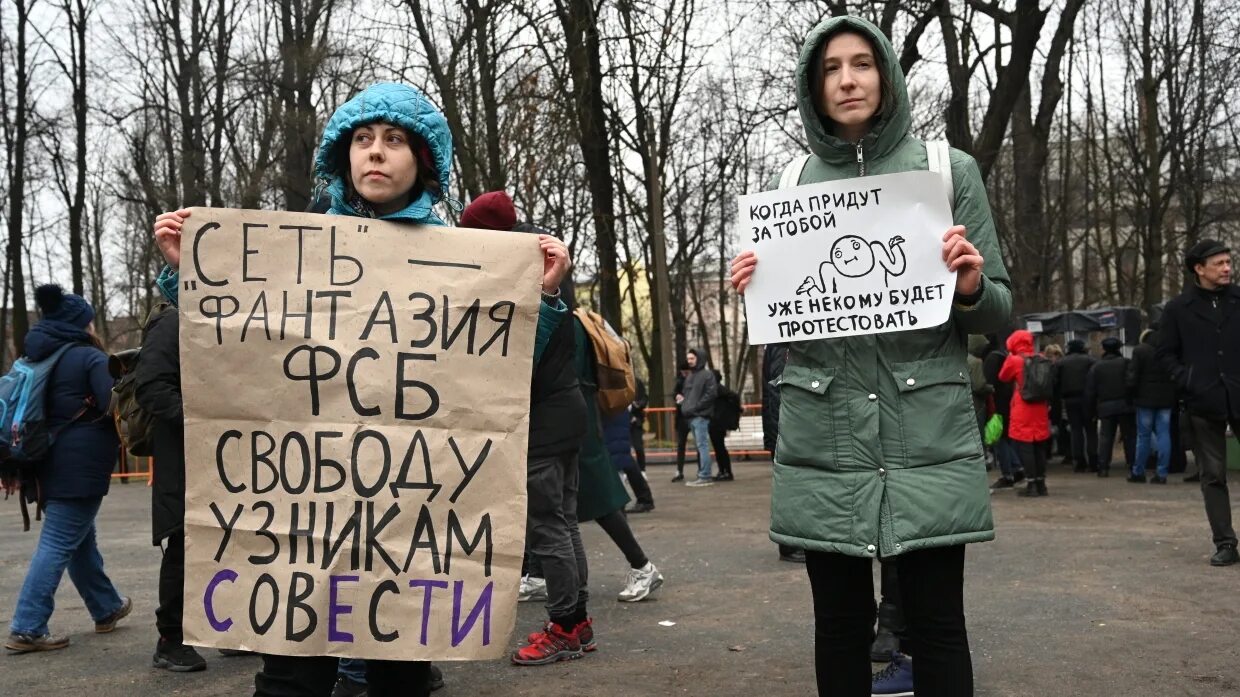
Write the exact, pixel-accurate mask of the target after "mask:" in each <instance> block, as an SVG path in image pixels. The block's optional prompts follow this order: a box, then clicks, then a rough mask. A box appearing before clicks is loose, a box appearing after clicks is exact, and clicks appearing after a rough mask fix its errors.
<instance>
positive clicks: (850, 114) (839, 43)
mask: <svg viewBox="0 0 1240 697" xmlns="http://www.w3.org/2000/svg"><path fill="white" fill-rule="evenodd" d="M878 71H879V68H878V59H877V58H876V57H875V56H874V49H872V48H871V47H870V43H869V42H868V41H866V40H865V39H864V38H862V36H861V35H860V34H852V33H844V34H838V35H836V36H834V37H832V38H831V40H830V41H828V42H827V45H826V47H824V48H823V51H822V91H821V92H820V93H819V100H820V103H819V104H818V108H819V109H820V110H821V111H822V113H823V114H826V116H827V118H829V119H831V120H832V121H834V122H835V124H836V135H837V136H839V137H840V138H843V139H844V140H847V141H849V142H856V141H858V140H861V138H862V137H863V136H864V135H865V134H866V132H867V131H869V129H870V120H871V119H872V118H874V114H876V113H878V107H879V105H880V104H881V103H882V94H883V87H882V80H881V79H880V77H879V72H878Z"/></svg>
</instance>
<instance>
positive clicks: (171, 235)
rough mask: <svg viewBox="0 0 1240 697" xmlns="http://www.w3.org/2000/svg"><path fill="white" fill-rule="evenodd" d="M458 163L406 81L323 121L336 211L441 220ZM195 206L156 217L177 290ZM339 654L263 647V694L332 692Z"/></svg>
mask: <svg viewBox="0 0 1240 697" xmlns="http://www.w3.org/2000/svg"><path fill="white" fill-rule="evenodd" d="M451 171H452V135H451V132H450V131H449V130H448V122H447V120H446V119H445V118H444V116H443V114H441V113H440V112H439V110H438V109H436V108H435V106H434V105H433V104H432V103H431V102H430V100H429V99H427V98H426V96H425V95H423V94H422V93H421V92H420V91H418V90H417V89H415V88H413V87H410V86H408V85H402V84H395V83H381V84H376V85H371V86H370V87H368V88H366V89H365V90H363V91H362V92H361V93H359V94H358V95H356V96H355V97H353V98H352V99H350V100H349V101H348V102H346V103H345V104H344V105H342V106H341V107H340V108H339V109H337V110H336V112H335V113H334V114H333V115H332V117H331V119H330V120H329V121H328V122H327V126H326V127H325V128H324V130H323V138H322V140H321V141H320V142H319V150H318V156H317V158H316V160H315V175H316V178H317V179H318V185H319V189H320V191H321V192H323V193H325V194H326V195H327V197H328V198H329V199H330V201H331V207H330V208H329V209H328V211H327V214H328V215H347V216H355V217H366V218H376V219H380V220H387V221H392V222H403V223H416V224H422V225H443V224H444V221H443V219H441V218H440V217H439V216H438V215H437V214H436V213H435V210H434V207H435V205H436V204H438V203H439V202H440V201H442V200H443V198H444V195H445V192H446V190H447V187H448V182H449V180H450V176H451ZM188 217H189V211H188V210H178V211H172V212H168V213H163V214H161V215H160V216H158V217H157V218H156V220H155V241H156V244H157V245H158V246H159V248H160V251H161V252H162V253H163V255H164V258H165V259H166V260H167V261H168V267H166V268H165V269H164V270H163V272H162V273H161V274H160V277H159V280H158V285H159V287H160V289H161V291H162V292H163V293H164V295H165V296H167V297H169V298H170V299H173V298H175V297H176V292H177V283H178V278H177V272H176V269H177V267H179V263H180V246H181V228H182V226H183V225H184V222H185V219H186V218H188ZM539 245H540V247H541V248H542V251H543V254H544V264H543V282H542V287H543V302H542V303H541V304H540V306H539V317H538V329H537V334H536V338H535V345H534V360H535V362H537V361H538V360H539V358H540V357H541V354H542V351H543V349H545V348H546V346H547V343H548V340H549V338H550V336H551V335H552V333H554V332H555V330H556V328H557V327H558V326H559V324H560V322H561V321H562V320H563V318H564V317H565V316H566V315H567V314H568V307H567V306H566V305H565V304H564V303H563V302H562V301H561V300H560V299H559V286H560V281H561V280H562V279H563V278H564V276H565V275H566V274H567V273H568V269H569V258H568V248H567V246H566V245H565V244H564V243H563V242H561V241H560V240H558V239H556V238H555V237H553V236H551V235H539ZM336 663H337V661H336V659H335V658H330V657H309V658H306V657H290V656H275V655H265V656H264V657H263V670H262V672H260V673H259V674H258V675H257V676H255V695H256V697H264V696H269V695H271V696H273V695H281V696H284V695H316V696H317V695H326V694H328V693H330V692H331V685H332V684H333V683H334V682H335V679H336ZM366 663H367V666H366V680H367V683H368V686H369V694H370V695H372V697H383V696H386V695H401V696H402V697H417V696H418V695H424V694H428V691H429V690H428V675H429V665H430V664H429V663H427V662H424V661H367V662H366Z"/></svg>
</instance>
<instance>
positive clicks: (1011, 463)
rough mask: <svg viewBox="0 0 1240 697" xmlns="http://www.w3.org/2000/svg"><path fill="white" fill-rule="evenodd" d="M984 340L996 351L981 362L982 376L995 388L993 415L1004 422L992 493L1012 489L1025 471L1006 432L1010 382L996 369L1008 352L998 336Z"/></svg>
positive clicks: (1010, 409)
mask: <svg viewBox="0 0 1240 697" xmlns="http://www.w3.org/2000/svg"><path fill="white" fill-rule="evenodd" d="M986 338H987V339H989V340H990V344H991V346H994V347H995V348H994V350H992V351H991V352H990V353H987V354H986V357H985V358H983V359H982V374H983V375H984V376H985V378H986V383H987V384H989V385H990V386H991V387H992V388H993V389H994V392H993V394H994V399H995V413H997V414H998V415H999V416H1000V418H1002V419H1003V436H1002V437H1001V438H999V442H998V443H995V446H994V451H995V460H996V461H997V462H998V463H999V478H998V479H996V480H995V483H994V484H991V485H990V488H991V490H992V491H994V490H998V489H1011V488H1012V487H1014V486H1016V484H1017V482H1020V481H1023V480H1024V478H1025V469H1024V467H1023V466H1022V465H1021V463H1020V457H1019V456H1018V455H1017V454H1016V446H1015V445H1014V444H1013V443H1012V440H1011V439H1010V438H1009V437H1008V429H1009V427H1010V426H1011V421H1012V383H1010V382H1004V381H1003V380H1000V379H999V370H1000V369H1002V368H1003V361H1004V360H1005V359H1006V358H1007V352H1006V351H1004V350H1003V344H1002V343H1000V342H999V339H998V337H991V336H988V337H986Z"/></svg>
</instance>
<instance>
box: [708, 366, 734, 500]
mask: <svg viewBox="0 0 1240 697" xmlns="http://www.w3.org/2000/svg"><path fill="white" fill-rule="evenodd" d="M710 372H711V373H713V374H714V375H715V389H716V390H717V391H718V394H719V397H718V398H717V399H716V400H715V409H714V412H713V413H712V414H711V417H710V447H711V448H712V449H713V450H714V451H715V459H716V460H718V462H719V474H717V475H715V481H717V482H730V481H732V480H733V479H735V477H734V476H733V474H732V456H731V454H729V453H728V444H727V437H728V426H729V425H730V424H732V423H735V422H736V421H737V420H739V419H740V417H741V411H742V409H741V403H740V398H739V397H737V396H736V394H735V393H733V392H731V391H730V390H728V389H727V387H726V386H725V385H724V384H723V374H722V373H720V372H719V371H718V370H714V369H711V371H710Z"/></svg>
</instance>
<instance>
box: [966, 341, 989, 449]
mask: <svg viewBox="0 0 1240 697" xmlns="http://www.w3.org/2000/svg"><path fill="white" fill-rule="evenodd" d="M989 352H990V341H989V340H988V339H987V338H986V337H984V336H981V335H980V334H972V335H970V336H969V357H968V362H969V387H970V388H971V389H972V391H973V413H974V414H976V415H977V430H978V433H979V434H981V436H982V442H983V443H984V442H985V441H986V420H987V419H988V418H990V411H991V406H992V405H993V403H994V394H995V388H994V385H991V384H990V383H989V382H987V381H986V369H985V367H984V365H983V362H982V359H983V358H985V357H986V354H988V353H989Z"/></svg>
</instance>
